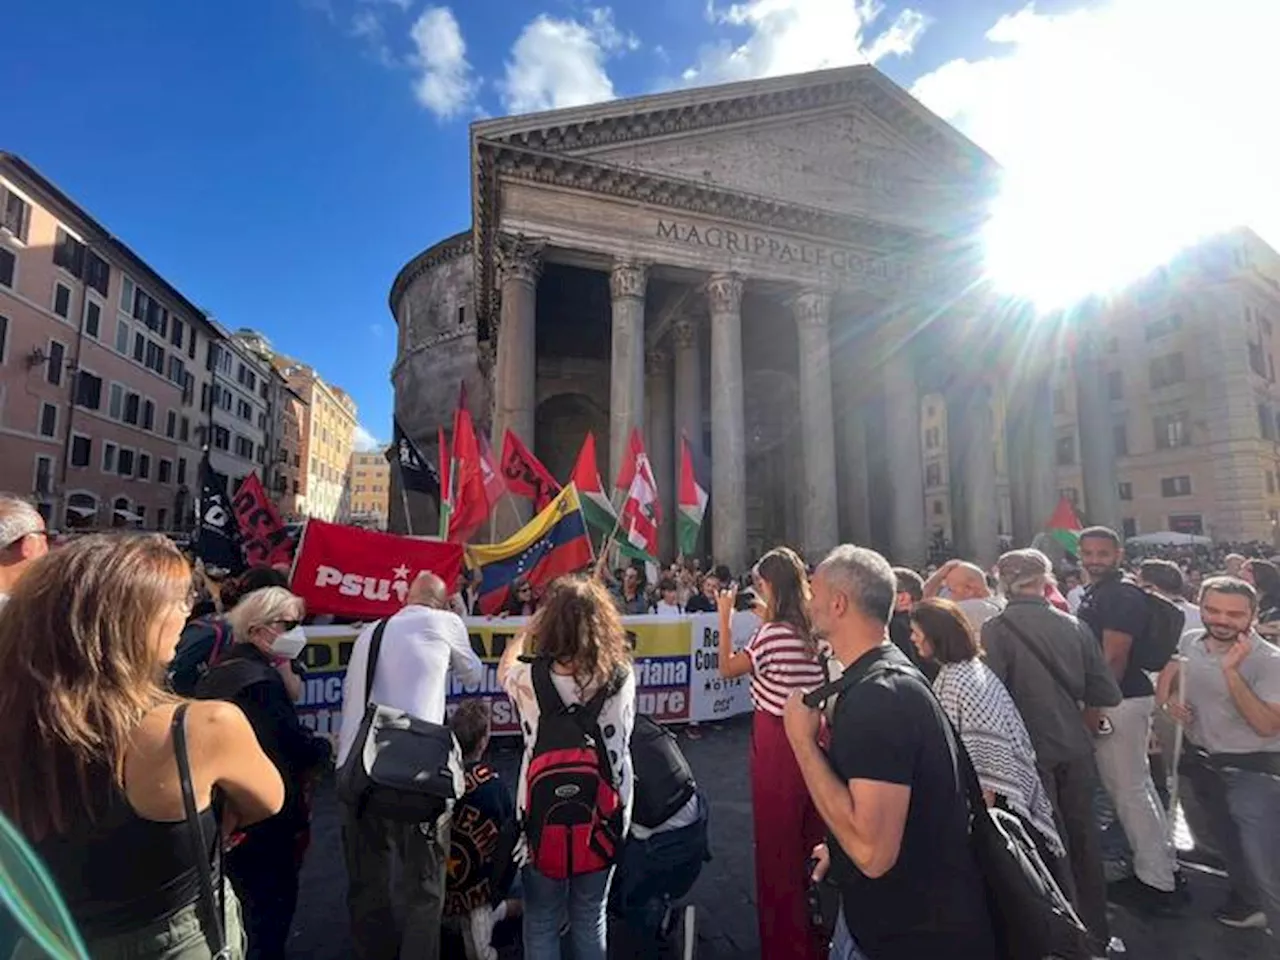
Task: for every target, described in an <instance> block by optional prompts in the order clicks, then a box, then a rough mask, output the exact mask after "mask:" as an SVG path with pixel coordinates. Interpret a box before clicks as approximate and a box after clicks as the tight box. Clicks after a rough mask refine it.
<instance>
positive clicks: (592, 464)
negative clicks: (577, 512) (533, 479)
mask: <svg viewBox="0 0 1280 960" xmlns="http://www.w3.org/2000/svg"><path fill="white" fill-rule="evenodd" d="M569 483H571V484H573V486H575V487H577V488H578V499H579V501H580V503H581V505H582V515H583V516H584V517H586V519H587V523H589V524H591V526H593V527H595V528H596V529H597V530H599V531H600V532H601V533H603V534H604V535H605V536H606V537H607V536H608V535H609V534H610V533H612V532H613V528H614V527H615V526H616V525H617V523H618V515H617V514H616V513H615V512H614V510H613V504H611V503H610V502H609V498H608V497H607V496H605V492H604V484H602V483H601V482H600V469H599V468H598V467H597V466H596V437H595V434H594V433H590V432H588V433H587V438H586V439H585V440H583V441H582V449H581V450H579V451H578V462H577V463H575V464H574V465H573V475H572V476H570V477H569Z"/></svg>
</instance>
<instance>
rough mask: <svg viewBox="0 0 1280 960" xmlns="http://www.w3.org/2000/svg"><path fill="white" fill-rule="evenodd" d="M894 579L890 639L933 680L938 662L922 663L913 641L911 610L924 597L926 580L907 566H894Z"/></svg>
mask: <svg viewBox="0 0 1280 960" xmlns="http://www.w3.org/2000/svg"><path fill="white" fill-rule="evenodd" d="M893 580H894V585H895V589H896V590H897V593H896V594H895V595H894V601H893V616H892V617H891V618H890V619H889V639H890V640H892V641H893V644H894V646H896V647H897V648H898V649H899V650H901V651H902V652H903V653H905V654H906V655H907V657H908V658H909V659H910V660H911V662H912V663H914V664H915V665H916V666H917V667H922V668H926V669H925V670H924V672H925V676H927V677H929V679H930V680H932V679H933V677H934V676H936V675H937V664H933V663H926V664H922V663H921V660H920V654H919V652H918V651H917V650H916V646H915V644H914V643H912V642H911V611H912V610H913V609H914V608H915V605H916V604H917V603H919V602H920V601H921V600H923V599H924V580H922V579H921V578H920V574H918V573H916V572H915V571H914V570H908V569H907V568H906V567H894V568H893Z"/></svg>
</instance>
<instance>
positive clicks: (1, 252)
mask: <svg viewBox="0 0 1280 960" xmlns="http://www.w3.org/2000/svg"><path fill="white" fill-rule="evenodd" d="M17 274H18V256H17V254H15V253H14V252H13V251H12V250H10V249H9V248H8V247H6V246H4V245H3V244H0V287H8V288H9V289H10V290H12V289H13V281H14V278H15V277H16V276H17Z"/></svg>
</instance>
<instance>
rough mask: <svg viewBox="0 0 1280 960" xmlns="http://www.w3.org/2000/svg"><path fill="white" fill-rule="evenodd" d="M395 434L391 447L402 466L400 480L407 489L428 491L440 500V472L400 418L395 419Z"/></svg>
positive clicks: (397, 462) (420, 491) (393, 455)
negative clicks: (419, 447)
mask: <svg viewBox="0 0 1280 960" xmlns="http://www.w3.org/2000/svg"><path fill="white" fill-rule="evenodd" d="M395 434H396V436H395V445H394V446H393V447H392V449H391V456H392V458H393V459H394V461H395V463H396V464H397V465H398V466H399V467H400V482H401V483H402V484H403V485H404V487H405V489H407V490H414V491H416V492H417V493H427V494H430V495H431V496H433V497H435V498H436V500H439V499H440V474H439V473H438V472H437V470H436V468H435V467H434V466H433V465H432V463H431V461H430V460H428V459H427V458H426V457H424V456H423V455H422V451H421V450H419V449H418V445H417V444H416V443H414V442H413V440H411V439H410V438H409V435H408V434H407V433H405V432H404V428H403V427H401V426H400V421H399V420H398V419H397V420H396V421H395Z"/></svg>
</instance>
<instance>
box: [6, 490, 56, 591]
mask: <svg viewBox="0 0 1280 960" xmlns="http://www.w3.org/2000/svg"><path fill="white" fill-rule="evenodd" d="M48 552H49V533H48V531H47V530H45V527H44V517H42V516H40V512H39V511H38V510H36V508H35V507H33V506H32V505H31V503H30V502H29V501H27V500H24V499H22V497H19V496H15V495H14V494H12V493H0V607H2V606H4V604H5V603H7V602H8V600H9V594H10V593H12V592H13V588H14V587H15V586H17V583H18V581H19V580H20V579H22V575H23V574H24V573H26V572H27V570H28V569H29V568H30V567H31V564H33V563H35V562H36V561H37V560H39V559H40V558H41V557H43V556H44V555H45V554H46V553H48Z"/></svg>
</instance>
